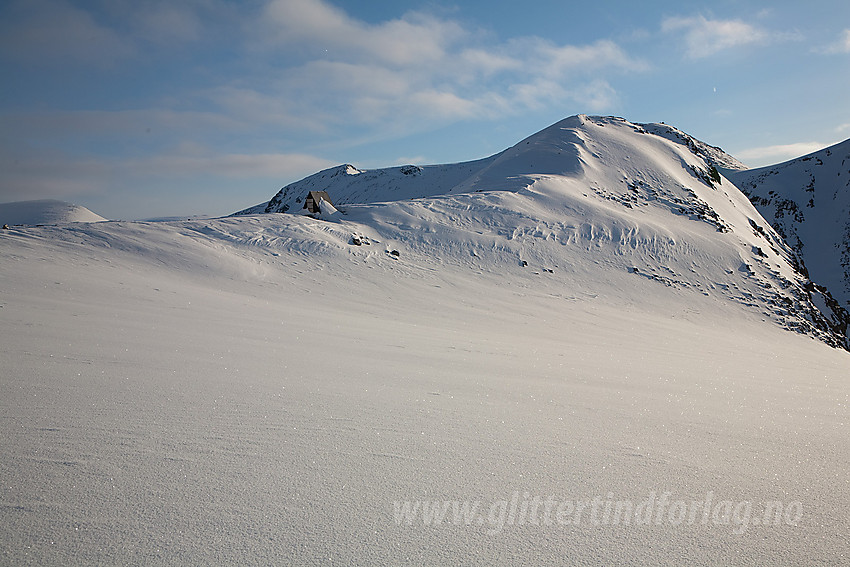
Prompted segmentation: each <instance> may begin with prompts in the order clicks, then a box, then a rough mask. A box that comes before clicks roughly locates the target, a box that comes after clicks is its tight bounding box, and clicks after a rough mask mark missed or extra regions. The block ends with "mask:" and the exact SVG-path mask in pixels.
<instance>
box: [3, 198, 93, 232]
mask: <svg viewBox="0 0 850 567" xmlns="http://www.w3.org/2000/svg"><path fill="white" fill-rule="evenodd" d="M105 220H107V219H105V218H103V217H102V216H100V215H98V214H96V213H93V212H92V211H90V210H89V209H87V208H85V207H81V206H80V205H75V204H73V203H67V202H65V201H58V200H55V199H41V200H33V201H15V202H12V203H0V224H6V225H10V226H14V225H39V224H44V225H52V224H65V223H72V222H103V221H105Z"/></svg>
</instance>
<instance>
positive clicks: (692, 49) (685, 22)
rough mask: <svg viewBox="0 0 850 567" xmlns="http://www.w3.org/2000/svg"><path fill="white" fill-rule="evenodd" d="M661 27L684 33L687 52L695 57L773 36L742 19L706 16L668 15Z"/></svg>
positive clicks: (709, 54)
mask: <svg viewBox="0 0 850 567" xmlns="http://www.w3.org/2000/svg"><path fill="white" fill-rule="evenodd" d="M661 29H662V31H664V32H668V33H682V34H683V35H684V39H685V45H686V46H687V50H686V54H687V55H688V57H691V58H693V59H700V58H704V57H709V56H711V55H714V54H716V53H719V52H721V51H724V50H727V49H732V48H735V47H741V46H744V45H751V44H761V43H765V42H767V41H768V40H769V39H771V37H772V36H771V34H769V33H768V32H766V31H765V30H763V29H761V28H759V27H756V26H754V25H752V24H748V23H746V22H743V21H741V20H710V19H707V18H705V17H704V16H695V17H689V18H684V17H671V18H666V19H665V20H664V21H663V22H662V23H661Z"/></svg>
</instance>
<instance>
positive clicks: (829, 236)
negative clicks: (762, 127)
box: [730, 140, 850, 309]
mask: <svg viewBox="0 0 850 567" xmlns="http://www.w3.org/2000/svg"><path fill="white" fill-rule="evenodd" d="M730 179H731V180H732V181H733V182H734V183H735V184H736V185H737V186H738V187H740V188H741V190H742V191H743V192H744V193H745V194H746V195H747V196H748V197H749V198H750V200H751V201H752V202H753V204H755V206H756V208H757V209H758V210H759V211H760V212H761V213H762V215H763V216H764V218H766V219H768V221H769V222H770V224H771V225H772V226H773V228H775V229H776V231H777V232H778V233H779V234H780V235H781V236H782V237H783V238H784V239H785V241H786V242H787V243H788V245H789V246H791V248H793V250H794V252H795V255H796V258H797V260H798V262H799V263H800V265H801V267H802V268H803V269H804V270H807V271H808V274H809V276H810V277H811V279H812V280H813V281H814V282H816V283H817V284H820V285H823V286H825V287H826V288H827V289H828V290H829V292H830V293H831V294H832V296H833V297H834V298H835V299H836V300H837V301H838V302H839V303H840V304H841V306H842V307H844V308H845V309H850V140H846V141H844V142H841V143H840V144H836V145H834V146H832V147H829V148H825V149H823V150H820V151H817V152H814V153H812V154H809V155H807V156H804V157H801V158H797V159H793V160H790V161H787V162H784V163H781V164H779V165H772V166H768V167H762V168H759V169H752V170H749V171H742V172H737V173H734V174H731V175H730Z"/></svg>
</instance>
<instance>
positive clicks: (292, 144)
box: [0, 0, 850, 219]
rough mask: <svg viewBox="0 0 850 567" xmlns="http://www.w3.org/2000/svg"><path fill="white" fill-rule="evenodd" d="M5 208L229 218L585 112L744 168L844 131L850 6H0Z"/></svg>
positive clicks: (41, 0) (135, 1)
mask: <svg viewBox="0 0 850 567" xmlns="http://www.w3.org/2000/svg"><path fill="white" fill-rule="evenodd" d="M0 73H2V77H3V79H2V81H0V201H14V200H24V199H41V198H58V199H63V200H68V201H72V202H75V203H78V204H81V205H84V206H87V207H89V208H90V209H92V210H94V211H95V212H97V213H99V214H101V215H104V216H106V217H108V218H113V219H138V218H147V217H156V216H172V215H174V216H185V215H223V214H228V213H230V212H233V211H235V210H238V209H241V208H244V207H247V206H250V205H254V204H256V203H259V202H261V201H265V200H268V199H269V198H270V197H271V196H272V195H273V194H274V193H275V192H276V191H277V190H278V189H279V188H280V187H281V186H283V185H285V184H286V183H289V182H291V181H295V180H297V179H299V178H301V177H304V176H305V175H308V174H310V173H313V172H315V171H318V170H320V169H322V168H325V167H329V166H332V165H336V164H339V163H352V164H354V165H355V166H357V167H359V168H375V167H383V166H390V165H395V164H401V163H416V164H428V163H445V162H456V161H465V160H469V159H476V158H480V157H484V156H487V155H491V154H493V153H495V152H498V151H500V150H503V149H505V148H506V147H508V146H511V145H513V144H514V143H516V142H518V141H519V140H520V139H522V138H524V137H526V136H528V135H530V134H532V133H534V132H536V131H538V130H540V129H542V128H544V127H546V126H548V125H550V124H552V123H554V122H556V121H557V120H560V119H561V118H564V117H566V116H570V115H573V114H578V113H586V114H614V115H618V116H623V117H625V118H627V119H629V120H632V121H635V122H650V121H653V122H657V121H664V122H667V123H668V124H672V125H674V126H677V127H679V128H681V129H682V130H684V131H686V132H688V133H690V134H692V135H694V136H696V137H697V138H700V139H702V140H704V141H706V142H708V143H711V144H714V145H719V146H721V147H723V148H724V149H725V150H726V151H728V152H730V153H732V154H733V155H735V156H736V157H738V158H739V159H741V160H743V161H744V162H745V163H747V164H749V165H751V166H759V165H767V164H770V163H776V162H779V161H783V160H785V159H788V158H790V157H794V156H797V155H802V154H805V153H808V152H809V151H813V150H815V149H819V148H821V147H824V146H827V145H830V144H833V143H836V142H838V141H841V140H844V139H846V138H850V102H848V101H850V97H848V93H850V3H848V2H846V1H844V0H837V1H831V2H827V1H822V2H819V1H810V2H808V3H801V2H767V1H765V2H749V1H744V0H727V1H723V0H721V1H715V2H712V3H708V4H706V3H695V2H688V1H686V0H680V1H677V2H626V1H618V2H609V1H604V0H599V1H596V2H570V1H564V0H560V1H554V0H553V1H537V2H516V1H513V2H507V1H500V0H495V1H487V2H484V1H465V2H463V3H452V2H435V1H424V2H406V1H389V0H349V1H337V2H330V1H325V0H256V1H247V2H236V1H226V0H185V1H178V2H174V1H163V2H157V1H144V0H141V1H140V0H102V1H101V0H88V1H85V2H75V1H69V0H24V1H16V0H12V1H8V0H5V1H2V2H0Z"/></svg>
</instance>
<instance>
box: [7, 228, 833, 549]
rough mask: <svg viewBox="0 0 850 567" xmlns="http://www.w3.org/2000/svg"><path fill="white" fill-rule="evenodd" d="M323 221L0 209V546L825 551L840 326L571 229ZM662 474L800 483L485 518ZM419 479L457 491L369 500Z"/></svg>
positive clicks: (664, 486)
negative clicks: (472, 243)
mask: <svg viewBox="0 0 850 567" xmlns="http://www.w3.org/2000/svg"><path fill="white" fill-rule="evenodd" d="M327 225H330V223H322V222H321V221H318V220H313V219H309V218H305V217H290V216H289V215H266V216H262V217H244V218H240V219H225V220H220V221H205V222H181V223H176V222H175V223H100V224H98V225H87V226H85V227H81V226H69V227H43V228H27V229H15V228H13V229H12V230H10V231H6V232H4V233H3V234H2V235H0V262H2V264H0V265H2V270H0V322H1V323H2V328H3V340H2V342H0V363H2V368H3V372H2V373H0V391H2V396H0V438H2V443H0V525H2V530H0V541H2V545H0V563H5V564H16V565H27V564H30V565H49V564H77V565H82V564H145V565H175V564H181V565H200V564H218V565H220V564H232V565H252V564H257V565H260V564H262V565H268V564H281V565H283V564H289V565H460V564H464V565H474V564H480V565H555V564H564V565H566V564H573V565H576V564H586V565H591V564H594V565H595V564H599V565H602V564H604V565H612V564H636V565H637V564H645V565H682V564H690V565H770V564H785V565H806V564H824V565H826V564H830V565H833V564H841V563H846V562H847V561H850V557H848V544H847V539H846V534H847V533H848V531H850V520H848V510H850V483H848V476H847V473H846V463H847V462H848V461H849V460H850V444H848V442H847V439H848V423H850V415H848V405H847V404H848V396H849V395H850V382H849V381H848V374H850V373H849V372H848V368H850V356H848V353H847V352H844V351H840V350H836V349H832V348H829V347H827V346H825V345H824V344H822V343H820V342H818V341H816V340H813V339H811V338H809V337H807V336H804V335H798V334H795V333H792V332H789V331H786V330H783V329H781V328H780V327H779V326H777V325H775V324H774V323H771V322H770V321H764V320H763V317H762V316H761V315H760V314H759V313H758V312H757V310H749V311H748V310H745V309H743V308H741V307H740V306H735V305H734V304H733V303H730V302H729V301H727V300H725V299H724V298H722V297H720V298H717V297H715V296H714V295H713V293H709V292H707V291H706V292H705V293H703V290H699V291H694V290H693V289H689V288H687V287H684V288H676V287H669V286H665V285H663V284H660V283H659V282H658V281H654V280H652V279H649V278H641V277H637V276H635V275H634V274H630V273H628V271H626V270H621V269H617V270H613V269H611V270H609V271H606V268H605V267H604V266H597V268H598V271H596V272H592V270H591V267H590V266H591V265H593V264H594V262H596V260H594V259H593V257H592V256H589V257H588V258H589V259H588V260H587V263H588V266H576V267H572V268H570V267H565V266H562V267H560V268H557V269H554V270H553V271H551V272H550V271H549V269H550V268H552V267H553V266H552V265H551V264H548V265H543V263H542V262H543V261H544V260H548V257H546V255H545V254H544V253H543V252H540V254H538V255H537V256H535V255H533V254H531V255H529V256H528V264H529V265H527V266H522V265H521V264H518V263H516V262H514V261H511V262H510V263H508V262H505V263H504V264H503V265H494V264H493V263H492V262H490V261H489V260H488V259H487V258H486V257H485V258H482V255H483V253H482V252H481V249H480V248H479V249H475V248H473V249H472V252H470V253H468V254H466V256H464V255H463V254H461V253H456V254H455V255H454V256H451V257H449V256H441V258H443V259H444V260H443V261H436V260H434V261H430V262H429V261H428V256H427V253H426V252H417V251H415V250H408V249H406V248H404V247H403V246H401V245H399V244H398V243H397V242H396V243H394V242H390V241H381V239H380V238H379V236H380V235H375V234H367V235H364V238H366V239H369V242H370V244H368V245H366V244H361V246H359V247H358V246H353V245H350V244H347V243H345V242H337V240H336V237H335V236H333V234H332V233H331V232H327V231H326V230H325V229H323V228H322V227H324V226H327ZM306 233H310V237H309V238H307V237H305V236H304V234H306ZM552 246H560V245H559V244H558V245H556V244H552ZM395 248H398V249H400V254H399V256H394V255H392V254H389V253H388V251H391V249H395ZM476 250H478V251H476ZM446 258H449V259H451V258H453V259H454V261H448V260H446ZM540 258H542V259H541V260H539V262H540V265H538V259H540ZM547 266H548V267H547ZM591 272H592V273H591ZM600 275H601V276H604V277H600ZM705 289H708V287H707V286H706V287H705ZM664 493H669V499H670V500H682V501H688V502H690V501H697V500H705V499H706V495H707V494H709V493H710V494H711V495H712V497H713V499H714V502H719V501H729V502H731V503H735V505H736V507H737V506H738V503H740V502H744V501H747V502H751V503H752V508H753V513H752V517H753V518H756V517H757V516H759V515H760V512H758V511H759V510H760V509H761V505H762V503H764V502H767V501H780V502H782V503H783V504H784V505H789V504H791V503H799V506H800V511H801V513H800V514H799V515H798V514H797V513H796V512H797V508H794V509H793V513H792V514H791V516H794V518H793V519H795V520H796V521H795V522H794V524H795V525H789V524H788V523H787V522H785V521H782V522H780V523H779V524H780V525H767V526H765V525H756V522H754V521H751V522H749V525H745V526H743V527H744V528H746V529H741V527H742V526H741V525H737V526H736V525H734V524H729V523H728V522H727V523H725V524H724V523H723V522H715V521H709V522H707V523H703V522H700V521H699V520H697V521H696V522H692V523H689V522H682V523H678V524H676V523H675V522H671V521H669V520H668V519H667V518H668V516H667V515H666V513H665V515H664V518H663V519H662V521H661V522H659V523H655V522H651V523H649V524H648V525H634V524H633V525H622V524H621V525H612V524H611V523H610V522H607V523H606V522H600V521H597V523H596V524H594V523H593V522H591V520H590V517H589V516H588V515H585V516H584V518H582V519H581V521H579V522H573V523H572V524H564V523H559V522H551V521H550V522H549V523H548V525H546V524H544V523H543V522H541V521H540V519H539V516H538V522H537V525H534V524H533V523H531V522H524V523H523V524H522V525H520V522H519V520H518V519H515V520H514V521H513V523H512V524H511V523H508V522H503V523H504V525H503V526H501V529H498V530H497V529H494V528H496V527H498V526H495V525H494V524H492V523H490V522H489V521H487V518H486V516H487V513H488V511H489V510H490V509H491V508H492V507H493V504H494V503H498V502H502V501H506V502H507V501H511V500H512V498H515V497H514V495H515V494H518V495H519V499H520V500H521V501H531V500H532V499H534V498H539V499H541V500H543V499H547V498H550V497H551V498H553V499H554V500H555V501H557V502H567V501H570V502H576V501H585V500H586V501H589V500H591V499H594V498H597V497H600V498H602V499H606V500H616V501H632V502H634V503H635V504H639V503H640V502H642V501H646V500H647V498H648V497H650V495H653V494H656V495H659V496H660V495H662V494H664ZM421 500H429V501H444V500H445V501H461V502H463V501H480V502H481V506H482V513H483V516H479V518H481V520H480V521H473V522H471V524H470V525H466V524H465V523H464V522H452V521H444V522H443V523H441V524H440V525H433V522H432V524H431V525H425V522H424V521H423V520H421V519H419V518H416V519H414V520H413V521H411V522H409V523H408V522H405V521H401V522H397V521H396V517H395V516H396V512H397V509H398V504H397V503H399V502H404V501H410V502H414V501H421ZM497 510H498V508H497ZM797 516H799V517H797ZM699 517H700V518H701V513H700V516H699ZM515 518H518V516H516V517H515ZM597 520H598V517H597Z"/></svg>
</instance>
